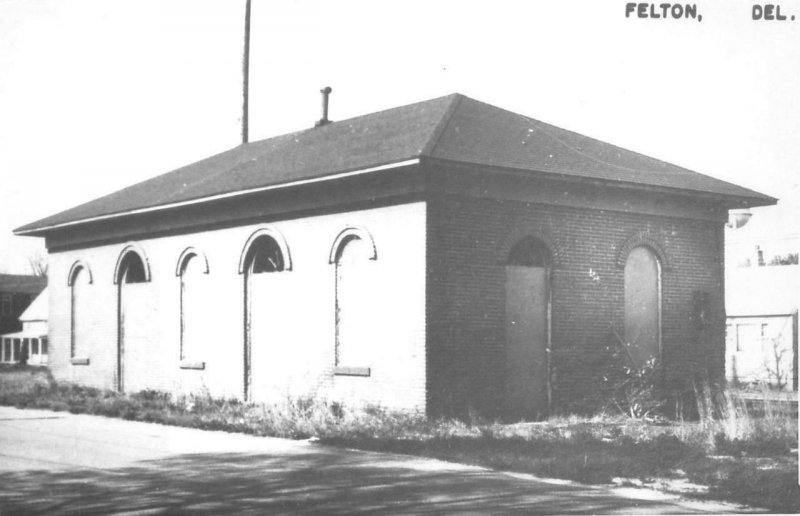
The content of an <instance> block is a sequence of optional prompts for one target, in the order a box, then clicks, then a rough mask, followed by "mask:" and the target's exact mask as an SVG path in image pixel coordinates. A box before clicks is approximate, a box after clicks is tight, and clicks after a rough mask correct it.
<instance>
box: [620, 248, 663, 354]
mask: <svg viewBox="0 0 800 516" xmlns="http://www.w3.org/2000/svg"><path fill="white" fill-rule="evenodd" d="M625 342H626V343H627V344H628V351H629V352H630V356H631V359H632V360H633V361H634V363H635V365H636V366H638V367H642V366H644V365H645V364H646V363H647V361H648V360H650V359H652V358H657V357H659V356H660V355H661V264H660V263H659V261H658V257H657V256H656V254H655V253H654V252H653V250H652V249H650V248H649V247H646V246H639V247H634V248H633V249H631V251H630V253H628V258H627V260H626V261H625Z"/></svg>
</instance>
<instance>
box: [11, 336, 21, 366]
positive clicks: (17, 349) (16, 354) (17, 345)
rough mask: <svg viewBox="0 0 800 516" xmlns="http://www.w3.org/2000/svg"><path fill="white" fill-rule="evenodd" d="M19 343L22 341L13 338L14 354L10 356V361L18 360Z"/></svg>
mask: <svg viewBox="0 0 800 516" xmlns="http://www.w3.org/2000/svg"><path fill="white" fill-rule="evenodd" d="M21 343H22V341H20V340H19V339H14V354H13V355H12V357H11V361H12V362H16V361H17V360H19V355H20V344H21Z"/></svg>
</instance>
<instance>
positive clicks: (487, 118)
mask: <svg viewBox="0 0 800 516" xmlns="http://www.w3.org/2000/svg"><path fill="white" fill-rule="evenodd" d="M412 159H432V160H435V159H439V160H449V161H454V162H460V163H467V164H472V165H478V166H482V167H487V171H490V170H491V169H492V168H494V169H498V168H502V169H513V170H518V171H521V172H525V173H530V174H531V175H534V176H544V177H553V178H562V179H565V178H566V179H578V180H594V181H601V182H604V183H609V184H612V185H613V184H616V185H627V186H632V187H638V188H650V189H653V188H656V189H669V190H675V191H679V192H683V193H686V194H690V195H706V196H707V195H711V196H716V197H719V198H720V200H722V201H723V202H725V203H726V204H728V205H730V206H737V207H742V206H763V205H769V204H774V203H775V202H776V199H774V198H772V197H769V196H766V195H763V194H760V193H758V192H754V191H752V190H749V189H746V188H743V187H740V186H737V185H734V184H731V183H728V182H725V181H721V180H719V179H715V178H713V177H710V176H706V175H703V174H699V173H697V172H693V171H691V170H688V169H685V168H682V167H679V166H676V165H672V164H670V163H666V162H664V161H660V160H657V159H654V158H650V157H647V156H644V155H642V154H639V153H636V152H632V151H629V150H626V149H623V148H620V147H617V146H614V145H611V144H608V143H604V142H601V141H599V140H595V139H593V138H589V137H586V136H582V135H580V134H577V133H574V132H571V131H567V130H564V129H560V128H558V127H555V126H552V125H549V124H546V123H544V122H540V121H538V120H534V119H532V118H529V117H527V116H523V115H519V114H516V113H513V112H510V111H507V110H504V109H500V108H497V107H494V106H491V105H489V104H485V103H483V102H479V101H476V100H473V99H470V98H468V97H465V96H463V95H460V94H453V95H449V96H446V97H441V98H437V99H433V100H428V101H425V102H420V103H417V104H411V105H407V106H402V107H397V108H394V109H389V110H386V111H381V112H377V113H372V114H369V115H365V116H360V117H356V118H352V119H349V120H343V121H340V122H334V123H330V124H327V125H324V126H321V127H315V128H311V129H307V130H304V131H299V132H296V133H291V134H287V135H283V136H278V137H275V138H270V139H267V140H261V141H257V142H252V143H248V144H243V145H240V146H238V147H235V148H233V149H231V150H228V151H226V152H223V153H221V154H217V155H215V156H212V157H209V158H206V159H203V160H201V161H198V162H196V163H193V164H191V165H187V166H185V167H182V168H179V169H177V170H174V171H172V172H169V173H166V174H164V175H161V176H158V177H155V178H152V179H149V180H147V181H143V182H141V183H138V184H135V185H133V186H130V187H128V188H125V189H122V190H119V191H117V192H114V193H112V194H109V195H106V196H104V197H101V198H99V199H95V200H93V201H90V202H88V203H85V204H82V205H80V206H77V207H75V208H71V209H69V210H66V211H63V212H61V213H58V214H56V215H52V216H50V217H46V218H44V219H41V220H38V221H36V222H33V223H31V224H27V225H25V226H22V227H20V228H18V229H16V230H15V233H17V234H37V233H39V234H41V233H43V232H45V231H47V230H51V229H56V228H58V227H61V226H65V225H72V224H76V223H81V222H88V221H91V220H97V219H102V218H110V217H114V216H124V215H126V214H129V213H131V212H134V213H135V212H137V211H142V210H148V211H149V210H151V209H152V210H155V209H160V208H168V207H171V206H175V205H180V204H183V203H188V202H203V201H204V200H209V201H210V200H213V199H214V198H215V197H216V196H220V195H224V194H234V193H236V192H243V193H244V192H248V191H253V190H258V189H259V188H264V187H272V186H276V187H279V186H281V185H291V184H296V183H297V182H298V181H301V182H305V181H313V180H317V179H324V178H325V177H326V176H331V175H336V174H340V173H343V172H348V171H356V170H362V169H370V168H374V167H381V166H383V165H389V164H394V163H400V162H404V161H408V160H412Z"/></svg>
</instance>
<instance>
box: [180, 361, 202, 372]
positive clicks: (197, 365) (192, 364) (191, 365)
mask: <svg viewBox="0 0 800 516" xmlns="http://www.w3.org/2000/svg"><path fill="white" fill-rule="evenodd" d="M205 368H206V363H205V362H203V361H202V360H181V369H195V370H198V371H202V370H203V369H205Z"/></svg>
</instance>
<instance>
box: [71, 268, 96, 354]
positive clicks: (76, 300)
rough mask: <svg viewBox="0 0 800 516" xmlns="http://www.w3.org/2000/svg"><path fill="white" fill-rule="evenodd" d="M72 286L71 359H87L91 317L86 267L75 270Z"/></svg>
mask: <svg viewBox="0 0 800 516" xmlns="http://www.w3.org/2000/svg"><path fill="white" fill-rule="evenodd" d="M71 285H72V286H71V298H72V299H71V305H72V306H71V315H70V322H71V331H70V358H77V357H80V358H86V357H88V356H89V349H88V339H89V333H90V332H89V318H90V317H91V306H90V298H89V286H90V274H89V271H88V270H87V269H86V267H76V268H75V269H74V270H73V272H72V278H71Z"/></svg>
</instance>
